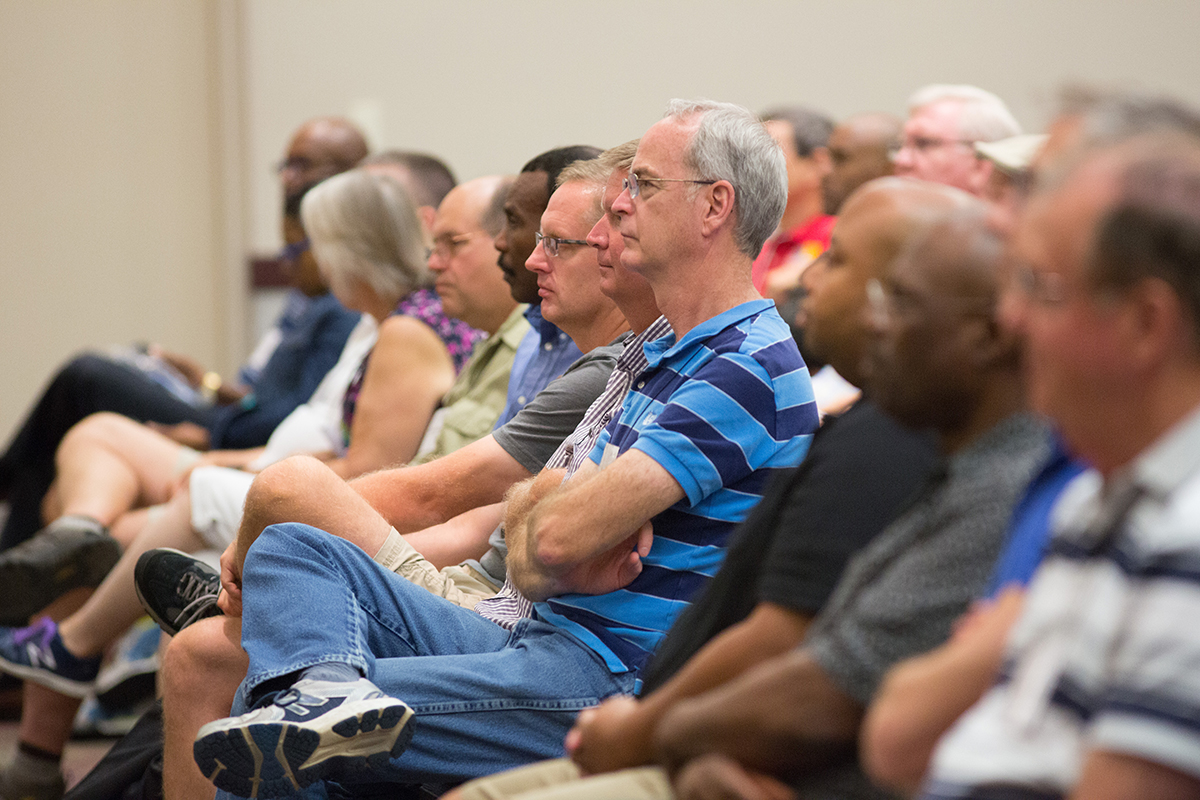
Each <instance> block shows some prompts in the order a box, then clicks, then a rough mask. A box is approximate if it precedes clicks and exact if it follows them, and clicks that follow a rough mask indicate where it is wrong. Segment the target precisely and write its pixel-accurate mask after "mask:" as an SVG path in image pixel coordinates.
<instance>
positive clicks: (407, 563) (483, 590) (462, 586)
mask: <svg viewBox="0 0 1200 800" xmlns="http://www.w3.org/2000/svg"><path fill="white" fill-rule="evenodd" d="M375 561H377V562H378V563H379V564H381V565H383V566H384V567H386V568H388V569H390V570H391V571H392V572H394V573H396V574H397V575H399V576H401V577H403V578H405V579H407V580H408V581H409V582H410V583H414V584H416V585H417V586H420V587H422V588H423V589H427V590H429V592H431V593H432V594H436V595H437V596H438V597H444V598H446V599H447V600H449V601H450V602H451V603H454V605H456V606H461V607H462V608H474V607H475V604H476V603H478V602H479V601H480V600H484V599H487V598H489V597H495V596H496V592H497V591H499V590H498V589H497V588H496V587H495V586H494V585H493V584H492V582H491V581H489V580H487V579H486V578H484V577H483V575H482V574H480V572H479V571H478V570H475V569H472V568H471V567H464V566H453V567H444V568H442V569H440V570H439V569H437V568H436V567H434V566H433V564H430V563H429V562H428V561H426V560H425V557H424V556H423V555H421V554H420V553H418V552H417V551H416V550H415V549H414V548H413V546H412V545H411V544H409V543H408V541H407V540H406V539H405V538H404V537H403V536H401V535H400V534H399V533H397V532H396V529H395V528H392V532H391V533H390V534H389V535H388V538H387V541H386V542H384V543H383V547H380V548H379V552H378V553H376V554H375Z"/></svg>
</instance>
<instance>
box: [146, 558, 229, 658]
mask: <svg viewBox="0 0 1200 800" xmlns="http://www.w3.org/2000/svg"><path fill="white" fill-rule="evenodd" d="M133 586H134V589H136V590H137V596H138V600H139V601H141V603H142V608H144V609H146V613H147V614H149V615H150V617H151V618H152V619H153V620H154V621H155V622H157V623H158V626H159V627H160V628H162V629H163V630H164V631H166V632H167V633H169V634H171V635H172V636H174V635H175V634H177V633H179V632H180V631H181V630H183V629H184V628H186V627H187V626H188V625H191V624H192V623H193V622H195V621H196V620H198V619H204V618H205V617H215V616H217V615H218V614H220V613H221V609H219V608H217V594H218V593H219V592H220V591H221V576H220V574H219V573H217V572H216V570H214V569H213V568H212V567H210V566H209V565H208V564H205V563H204V562H203V561H201V560H200V559H198V558H194V557H193V556H189V555H188V554H187V553H183V552H180V551H179V550H172V549H171V548H169V547H160V548H158V549H156V550H147V551H146V552H145V553H142V556H141V558H139V559H138V562H137V566H135V567H134V568H133Z"/></svg>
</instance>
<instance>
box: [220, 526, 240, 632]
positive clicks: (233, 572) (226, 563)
mask: <svg viewBox="0 0 1200 800" xmlns="http://www.w3.org/2000/svg"><path fill="white" fill-rule="evenodd" d="M217 607H218V608H220V609H221V610H222V611H224V612H225V616H227V617H240V616H241V615H242V571H241V570H240V569H239V568H238V565H237V541H236V540H235V541H233V542H231V543H230V545H229V547H226V548H225V552H224V553H221V593H220V594H219V595H217Z"/></svg>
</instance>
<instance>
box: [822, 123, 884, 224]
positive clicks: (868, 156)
mask: <svg viewBox="0 0 1200 800" xmlns="http://www.w3.org/2000/svg"><path fill="white" fill-rule="evenodd" d="M900 127H901V123H900V120H899V119H897V118H896V117H893V116H892V115H891V114H879V113H866V114H855V115H854V116H852V117H849V118H847V119H846V120H844V121H842V122H841V123H840V124H839V125H837V126H836V127H835V128H834V129H833V132H832V133H830V134H829V143H828V145H826V147H827V149H828V150H829V171H828V172H826V173H825V176H824V177H823V178H821V196H822V198H823V200H824V202H825V213H826V214H837V213H839V212H840V211H841V209H842V203H844V202H846V198H847V197H849V196H850V195H851V194H852V193H853V192H854V190H855V189H857V188H858V187H859V186H862V185H863V184H864V183H866V182H867V181H871V180H875V179H876V178H883V177H885V176H887V175H891V174H892V161H891V159H890V158H888V148H889V147H890V146H891V144H892V142H894V141H895V140H896V139H897V138H898V137H899V136H900Z"/></svg>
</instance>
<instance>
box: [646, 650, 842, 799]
mask: <svg viewBox="0 0 1200 800" xmlns="http://www.w3.org/2000/svg"><path fill="white" fill-rule="evenodd" d="M862 713H863V709H862V706H860V705H859V704H858V702H857V701H855V700H854V699H853V698H852V697H850V696H849V695H847V694H846V693H844V692H843V691H842V690H841V689H839V688H838V687H837V686H836V685H835V684H834V683H833V682H832V681H831V680H830V679H829V677H828V676H827V675H826V674H825V672H824V671H823V670H822V669H821V667H820V666H819V665H818V664H817V663H816V662H815V661H813V660H812V658H810V657H809V655H808V654H807V653H806V652H804V651H803V650H795V651H792V652H791V653H789V654H787V655H785V656H783V657H781V658H776V659H772V660H770V661H768V662H766V663H764V664H761V665H759V666H758V667H755V668H754V669H752V670H750V671H749V672H747V673H746V674H744V675H742V676H741V677H739V678H737V679H735V680H734V681H732V682H731V683H729V684H727V685H726V686H723V687H721V688H720V689H717V690H714V691H712V692H708V693H707V694H704V695H701V696H699V697H696V698H693V699H689V700H686V701H683V702H680V703H679V704H678V705H676V706H675V708H674V709H673V710H671V711H670V712H669V713H667V714H666V715H665V717H664V718H663V719H662V721H661V723H660V724H659V726H658V731H657V733H656V735H655V737H654V744H655V752H656V753H657V754H658V757H659V760H660V761H661V762H662V763H663V764H664V765H665V766H666V767H667V768H668V769H670V770H675V769H677V768H679V767H680V766H681V765H683V764H684V763H686V762H687V761H689V760H691V759H693V758H695V757H697V756H700V755H703V754H705V753H720V754H722V755H726V756H729V757H730V758H733V759H735V760H737V761H738V762H740V763H742V764H744V765H746V766H747V767H750V768H751V769H755V770H760V771H763V772H767V773H770V774H775V775H796V774H802V773H804V772H808V771H811V770H815V769H817V768H819V767H822V766H825V765H827V764H829V763H830V762H831V761H833V760H835V759H837V758H841V757H845V756H846V755H848V754H850V753H852V752H853V750H854V743H855V739H856V738H857V735H858V729H859V724H860V722H861V720H862Z"/></svg>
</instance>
